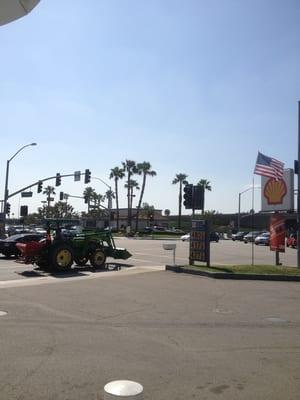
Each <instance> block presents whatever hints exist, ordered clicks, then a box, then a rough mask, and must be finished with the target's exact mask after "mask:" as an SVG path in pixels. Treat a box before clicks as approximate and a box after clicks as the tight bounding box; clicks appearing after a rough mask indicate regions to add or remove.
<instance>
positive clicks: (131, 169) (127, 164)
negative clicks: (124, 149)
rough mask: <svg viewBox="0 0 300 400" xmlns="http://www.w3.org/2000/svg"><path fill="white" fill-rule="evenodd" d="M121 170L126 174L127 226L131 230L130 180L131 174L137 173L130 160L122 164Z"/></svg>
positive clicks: (133, 163) (133, 162)
mask: <svg viewBox="0 0 300 400" xmlns="http://www.w3.org/2000/svg"><path fill="white" fill-rule="evenodd" d="M122 165H123V169H124V171H125V173H127V225H128V226H129V227H130V228H131V205H130V204H131V201H130V180H131V177H132V175H133V174H135V173H136V172H137V168H136V163H135V161H132V160H126V161H125V162H124V161H123V162H122Z"/></svg>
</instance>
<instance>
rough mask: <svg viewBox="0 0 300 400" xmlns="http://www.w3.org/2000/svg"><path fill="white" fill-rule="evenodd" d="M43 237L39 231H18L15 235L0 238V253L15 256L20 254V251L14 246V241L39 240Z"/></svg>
mask: <svg viewBox="0 0 300 400" xmlns="http://www.w3.org/2000/svg"><path fill="white" fill-rule="evenodd" d="M43 238H44V235H43V234H39V233H20V234H17V235H12V236H9V237H8V238H6V239H3V240H0V253H2V254H4V255H5V257H10V256H16V257H17V256H18V255H20V251H19V249H18V248H17V247H16V243H28V242H33V241H39V240H41V239H43Z"/></svg>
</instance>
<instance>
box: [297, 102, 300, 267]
mask: <svg viewBox="0 0 300 400" xmlns="http://www.w3.org/2000/svg"><path fill="white" fill-rule="evenodd" d="M297 164H298V171H297V181H298V183H297V188H298V190H297V267H298V268H300V178H299V165H300V101H298V163H297Z"/></svg>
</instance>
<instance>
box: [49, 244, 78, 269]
mask: <svg viewBox="0 0 300 400" xmlns="http://www.w3.org/2000/svg"><path fill="white" fill-rule="evenodd" d="M50 260H51V265H52V267H53V268H54V269H56V270H57V271H67V270H69V269H70V268H71V266H72V264H73V260H74V256H73V250H72V248H71V247H70V246H68V245H64V244H61V245H58V246H56V247H54V248H53V249H51V252H50Z"/></svg>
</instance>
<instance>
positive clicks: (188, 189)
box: [183, 184, 193, 208]
mask: <svg viewBox="0 0 300 400" xmlns="http://www.w3.org/2000/svg"><path fill="white" fill-rule="evenodd" d="M183 191H184V195H183V198H184V201H183V205H184V207H185V208H193V185H191V184H188V185H185V187H184V189H183Z"/></svg>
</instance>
